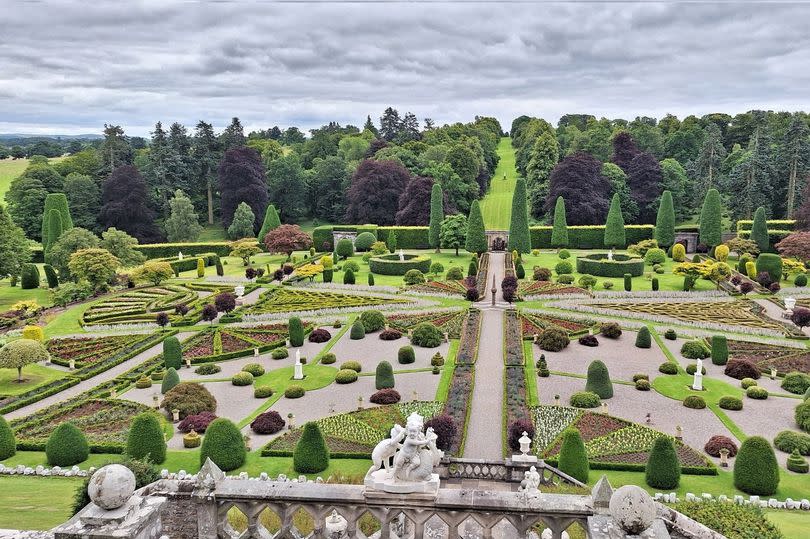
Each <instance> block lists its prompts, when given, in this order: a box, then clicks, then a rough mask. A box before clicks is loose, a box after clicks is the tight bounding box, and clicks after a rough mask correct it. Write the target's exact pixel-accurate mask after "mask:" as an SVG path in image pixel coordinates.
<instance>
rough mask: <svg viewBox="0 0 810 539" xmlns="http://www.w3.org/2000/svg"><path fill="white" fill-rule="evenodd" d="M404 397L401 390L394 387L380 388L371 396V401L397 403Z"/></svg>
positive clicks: (374, 402)
mask: <svg viewBox="0 0 810 539" xmlns="http://www.w3.org/2000/svg"><path fill="white" fill-rule="evenodd" d="M400 399H402V397H401V396H400V394H399V391H397V390H396V389H393V388H387V389H380V390H379V391H377V392H376V393H374V394H372V395H371V397H369V399H368V400H369V402H371V403H373V404H396V403H398V402H399V401H400Z"/></svg>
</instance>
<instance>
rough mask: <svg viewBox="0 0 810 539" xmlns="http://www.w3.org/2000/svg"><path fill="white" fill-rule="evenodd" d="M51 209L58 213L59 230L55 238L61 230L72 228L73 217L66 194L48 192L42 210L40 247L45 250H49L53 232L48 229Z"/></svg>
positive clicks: (51, 245)
mask: <svg viewBox="0 0 810 539" xmlns="http://www.w3.org/2000/svg"><path fill="white" fill-rule="evenodd" d="M51 210H55V211H56V212H57V213H58V214H59V228H60V229H61V231H60V233H59V234H57V235H56V239H59V236H60V235H61V233H62V232H67V231H68V230H70V229H71V228H73V219H72V218H71V217H70V208H69V207H68V201H67V195H65V194H64V193H49V194H48V195H47V196H46V197H45V207H44V208H43V210H42V248H43V250H44V251H45V252H48V251H50V250H51V247H53V242H52V241H51V239H52V237H53V234H51V231H50V229H49V226H50V223H51V220H50V215H51ZM53 241H55V240H53Z"/></svg>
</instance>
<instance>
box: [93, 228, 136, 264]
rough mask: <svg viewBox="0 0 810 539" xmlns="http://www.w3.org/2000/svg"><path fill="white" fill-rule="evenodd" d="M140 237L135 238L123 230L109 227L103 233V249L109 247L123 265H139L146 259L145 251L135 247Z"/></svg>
mask: <svg viewBox="0 0 810 539" xmlns="http://www.w3.org/2000/svg"><path fill="white" fill-rule="evenodd" d="M136 245H138V239H137V238H133V237H132V236H130V235H129V234H127V233H126V232H124V231H123V230H118V229H117V228H108V229H107V230H105V231H104V232H102V233H101V244H100V247H101V248H102V249H107V250H108V251H109V252H110V254H112V255H113V256H114V257H115V258H117V259H118V261H119V262H120V263H121V265H122V266H125V267H128V266H137V265H138V264H142V263H143V261H144V260H145V259H146V257H145V256H144V254H143V253H141V252H140V251H138V250H137V249H135V246H136Z"/></svg>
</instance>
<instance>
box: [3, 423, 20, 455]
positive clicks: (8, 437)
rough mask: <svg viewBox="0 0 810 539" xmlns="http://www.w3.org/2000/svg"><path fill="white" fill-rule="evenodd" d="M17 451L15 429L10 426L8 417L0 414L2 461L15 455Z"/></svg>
mask: <svg viewBox="0 0 810 539" xmlns="http://www.w3.org/2000/svg"><path fill="white" fill-rule="evenodd" d="M16 452H17V440H16V439H15V438H14V431H12V430H11V427H9V426H8V423H7V422H6V419H5V418H4V417H3V416H1V415H0V461H2V460H6V459H7V458H9V457H13V456H14V454H15V453H16Z"/></svg>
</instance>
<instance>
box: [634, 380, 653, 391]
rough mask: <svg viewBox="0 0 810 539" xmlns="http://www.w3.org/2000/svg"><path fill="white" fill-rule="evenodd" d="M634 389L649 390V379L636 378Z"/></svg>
mask: <svg viewBox="0 0 810 539" xmlns="http://www.w3.org/2000/svg"><path fill="white" fill-rule="evenodd" d="M636 389H638V390H639V391H649V390H650V381H649V380H644V379H642V380H636Z"/></svg>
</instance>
